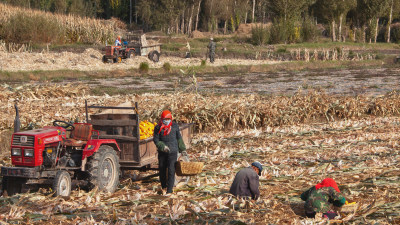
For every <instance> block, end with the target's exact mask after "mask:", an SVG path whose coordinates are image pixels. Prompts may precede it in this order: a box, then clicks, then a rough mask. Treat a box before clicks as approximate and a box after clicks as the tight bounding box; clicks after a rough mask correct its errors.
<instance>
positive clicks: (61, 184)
mask: <svg viewBox="0 0 400 225" xmlns="http://www.w3.org/2000/svg"><path fill="white" fill-rule="evenodd" d="M53 190H54V191H55V192H54V196H59V195H60V196H69V195H70V194H71V176H70V175H69V173H68V172H67V171H65V170H60V171H58V172H57V174H56V177H55V178H54V181H53Z"/></svg>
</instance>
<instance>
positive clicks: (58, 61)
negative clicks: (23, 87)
mask: <svg viewBox="0 0 400 225" xmlns="http://www.w3.org/2000/svg"><path fill="white" fill-rule="evenodd" d="M103 54H104V52H103V53H102V52H101V51H99V50H95V49H90V48H89V49H86V50H85V51H84V52H83V53H72V52H61V53H55V52H46V51H43V52H41V53H30V52H15V53H9V52H6V51H0V69H1V70H4V71H10V72H11V71H14V72H16V71H35V70H41V71H48V70H79V71H101V70H106V71H112V70H127V69H137V68H139V65H140V63H142V62H147V63H148V64H149V65H150V68H162V67H163V65H164V63H166V62H168V63H170V64H171V65H172V66H175V67H180V66H200V65H201V61H202V59H200V58H192V59H184V58H179V57H163V56H161V58H160V61H159V62H157V63H154V62H152V61H151V60H149V59H148V58H147V57H144V56H141V57H134V58H130V59H126V60H123V61H122V63H118V64H113V63H103V62H102V60H101V59H102V57H103ZM275 63H279V62H278V61H271V60H258V61H254V60H246V59H220V60H217V61H216V62H215V63H213V64H208V65H209V66H223V65H264V64H275Z"/></svg>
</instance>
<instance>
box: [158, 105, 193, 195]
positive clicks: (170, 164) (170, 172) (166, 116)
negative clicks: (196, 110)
mask: <svg viewBox="0 0 400 225" xmlns="http://www.w3.org/2000/svg"><path fill="white" fill-rule="evenodd" d="M153 141H154V143H155V145H156V146H157V150H158V168H159V172H160V181H161V188H162V189H167V194H170V193H172V190H173V187H174V182H175V163H176V161H177V159H178V151H179V152H184V151H186V146H185V143H184V142H183V139H182V135H181V132H180V131H179V126H178V124H176V123H173V122H172V114H171V112H170V111H168V110H164V111H163V112H162V114H161V119H160V122H159V123H158V124H157V125H156V126H155V128H154V134H153Z"/></svg>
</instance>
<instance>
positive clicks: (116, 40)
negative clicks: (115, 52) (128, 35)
mask: <svg viewBox="0 0 400 225" xmlns="http://www.w3.org/2000/svg"><path fill="white" fill-rule="evenodd" d="M121 45H122V42H121V36H118V37H117V39H115V46H121Z"/></svg>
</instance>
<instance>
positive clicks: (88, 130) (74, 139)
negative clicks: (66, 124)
mask: <svg viewBox="0 0 400 225" xmlns="http://www.w3.org/2000/svg"><path fill="white" fill-rule="evenodd" d="M74 127H75V129H74V130H73V131H72V132H71V137H70V138H68V139H66V140H65V141H64V145H65V146H71V147H82V146H83V145H85V144H86V143H87V141H88V140H90V137H91V136H92V129H93V127H92V124H87V123H74Z"/></svg>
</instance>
